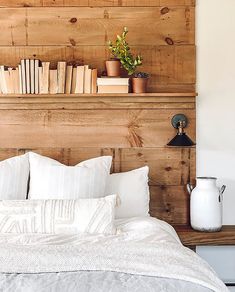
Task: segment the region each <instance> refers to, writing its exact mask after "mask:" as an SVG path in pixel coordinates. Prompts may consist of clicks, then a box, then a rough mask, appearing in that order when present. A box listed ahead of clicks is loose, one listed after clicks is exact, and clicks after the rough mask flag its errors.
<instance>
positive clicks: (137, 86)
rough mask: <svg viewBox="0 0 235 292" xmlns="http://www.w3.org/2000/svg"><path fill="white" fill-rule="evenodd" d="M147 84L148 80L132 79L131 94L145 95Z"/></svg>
mask: <svg viewBox="0 0 235 292" xmlns="http://www.w3.org/2000/svg"><path fill="white" fill-rule="evenodd" d="M147 83H148V78H135V77H134V78H132V89H133V93H146V92H147Z"/></svg>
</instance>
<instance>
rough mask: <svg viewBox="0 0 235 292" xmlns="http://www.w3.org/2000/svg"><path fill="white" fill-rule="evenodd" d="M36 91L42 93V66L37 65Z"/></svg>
mask: <svg viewBox="0 0 235 292" xmlns="http://www.w3.org/2000/svg"><path fill="white" fill-rule="evenodd" d="M38 91H39V93H42V67H38Z"/></svg>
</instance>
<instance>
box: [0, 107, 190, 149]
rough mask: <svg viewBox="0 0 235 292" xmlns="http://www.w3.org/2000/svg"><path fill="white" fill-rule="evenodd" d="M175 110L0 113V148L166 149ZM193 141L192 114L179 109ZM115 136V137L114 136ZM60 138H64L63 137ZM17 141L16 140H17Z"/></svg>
mask: <svg viewBox="0 0 235 292" xmlns="http://www.w3.org/2000/svg"><path fill="white" fill-rule="evenodd" d="M175 113H176V111H175V110H173V109H169V110H164V109H160V110H142V109H141V110H127V109H125V110H124V109H123V110H108V111H107V110H94V111H93V110H51V111H50V110H28V111H27V110H26V111H24V110H0V116H1V119H0V130H1V135H2V137H4V139H0V147H3V148H9V147H14V148H15V147H16V148H17V147H18V143H19V142H20V144H21V146H20V147H23V148H27V147H37V145H40V146H41V147H57V146H58V145H59V146H60V147H62V148H63V147H65V148H69V147H75V146H77V147H94V146H96V147H123V148H125V147H165V145H166V143H167V142H169V140H170V139H171V138H172V137H173V136H174V135H175V130H174V129H173V128H172V127H171V117H172V116H173V115H174V114H175ZM181 113H183V114H185V115H186V116H187V117H188V118H189V120H190V123H189V128H188V130H187V133H188V135H189V136H191V137H192V139H195V111H194V110H181ZM114 133H115V135H114ZM62 137H63V138H62ZM17 138H18V139H17ZM58 143H59V144H58Z"/></svg>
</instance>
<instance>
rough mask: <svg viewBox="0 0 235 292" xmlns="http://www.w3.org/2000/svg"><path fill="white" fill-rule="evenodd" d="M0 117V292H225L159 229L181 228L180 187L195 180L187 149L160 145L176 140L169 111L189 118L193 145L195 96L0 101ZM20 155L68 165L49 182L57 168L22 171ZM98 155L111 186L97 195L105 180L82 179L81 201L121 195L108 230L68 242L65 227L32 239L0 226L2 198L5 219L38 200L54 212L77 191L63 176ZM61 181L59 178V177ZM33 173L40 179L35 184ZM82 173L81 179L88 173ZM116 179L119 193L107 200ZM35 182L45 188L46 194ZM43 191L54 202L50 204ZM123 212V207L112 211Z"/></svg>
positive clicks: (184, 197) (184, 209)
mask: <svg viewBox="0 0 235 292" xmlns="http://www.w3.org/2000/svg"><path fill="white" fill-rule="evenodd" d="M0 109H1V119H0V128H1V139H0V160H2V161H1V162H0V291H4V292H5V291H9V292H11V291H14V292H15V291H20V292H21V291H29V292H31V291H39V292H40V291H43V292H44V291H45V292H47V291H50V292H51V291H56V292H57V291H82V292H87V291H95V292H97V291H102V292H106V291H114V292H115V291H118V292H119V291H141V292H142V291H164V292H165V291H166V292H172V291H180V292H184V291H187V292H188V291H190V292H194V291H200V292H204V291H205V292H208V291H218V292H223V291H227V288H226V287H225V286H224V284H223V283H222V282H221V281H220V280H219V279H218V277H217V276H216V275H215V273H214V271H213V270H212V269H211V268H210V267H209V266H208V264H207V263H205V262H204V261H203V260H202V259H200V258H199V257H198V256H197V255H196V254H195V253H194V252H193V251H191V250H189V249H187V248H185V247H184V246H183V245H182V244H181V243H180V241H179V238H178V236H177V234H176V233H175V231H174V229H173V228H172V227H171V226H170V225H169V224H168V223H170V224H172V225H174V224H189V208H188V206H189V196H188V194H187V191H186V188H185V185H186V183H187V182H189V181H190V182H191V183H193V179H194V178H195V149H194V148H188V149H180V148H175V149H172V148H166V147H165V145H166V143H167V141H168V140H169V139H171V138H172V137H173V135H175V131H174V129H173V128H172V127H171V126H170V121H171V117H172V116H173V115H174V114H176V113H178V112H181V113H184V114H185V115H186V116H187V117H188V118H189V129H188V131H187V133H189V135H190V137H192V139H195V98H194V97H187V98H186V97H180V96H179V97H177V98H173V99H172V98H171V97H164V96H163V97H148V98H145V97H138V98H136V97H124V96H123V97H111V96H109V97H99V98H96V97H90V98H89V101H88V100H87V98H85V97H78V98H77V97H72V98H66V97H64V99H62V98H61V97H51V98H45V97H21V98H20V101H19V99H18V98H17V97H11V98H8V97H6V98H2V99H1V101H0ZM29 151H33V152H34V153H37V154H40V155H41V156H47V157H49V159H53V160H52V161H54V160H57V161H59V162H60V163H63V164H65V165H68V166H67V168H68V171H69V175H68V174H67V173H66V171H67V170H66V169H67V168H66V166H63V167H62V166H61V165H60V164H59V165H58V166H59V167H60V168H61V167H62V168H64V167H65V170H63V171H58V173H56V174H54V176H53V177H54V178H53V181H54V182H53V183H51V179H50V180H49V179H48V178H49V177H50V178H51V173H52V172H53V171H54V167H55V165H57V163H55V162H53V168H50V167H49V168H48V167H47V166H45V165H44V166H43V165H41V164H40V165H38V164H37V163H36V164H34V163H32V161H31V162H30V163H28V162H27V159H28V158H27V153H28V152H29ZM35 155H36V154H34V156H35ZM31 156H32V155H31ZM100 156H102V157H105V156H106V157H107V156H109V157H110V156H111V158H112V159H110V158H108V161H109V163H111V160H112V165H109V167H111V168H110V169H108V175H110V174H109V172H110V171H111V173H113V174H111V175H110V176H112V177H113V181H112V184H111V186H113V187H110V188H109V189H108V191H107V190H105V191H104V189H102V188H104V185H105V181H104V180H103V178H104V177H105V173H104V172H102V171H100V170H98V171H97V172H96V174H95V175H94V176H93V178H94V179H92V180H90V179H88V181H92V182H93V183H94V186H95V187H94V188H91V189H89V193H90V195H91V197H92V196H93V195H94V194H96V196H99V195H100V194H101V193H102V192H103V193H104V195H111V194H112V195H114V194H115V193H118V195H119V196H120V194H121V195H122V196H121V204H120V206H119V209H118V208H116V207H115V208H116V209H115V210H116V213H115V214H116V215H117V214H118V216H117V217H118V218H115V219H114V218H113V219H112V218H111V217H112V216H111V217H109V219H110V218H111V219H112V224H113V227H114V229H115V230H116V232H114V233H113V234H102V233H101V234H96V233H94V232H91V233H89V232H85V233H84V230H80V231H81V232H77V231H76V230H75V232H74V231H73V232H71V233H69V234H67V233H66V231H67V230H68V229H67V228H68V226H66V228H65V229H62V231H63V232H62V231H61V229H60V228H61V226H59V227H58V226H57V227H58V228H59V229H58V230H57V229H56V230H57V231H58V232H56V234H55V232H54V231H55V229H53V232H51V229H50V230H49V231H48V232H47V233H45V232H44V233H43V232H41V233H40V232H39V233H37V232H35V231H37V230H38V229H37V228H38V227H37V228H35V227H34V228H33V227H32V224H30V227H29V226H28V227H24V228H23V229H21V228H18V227H17V226H18V225H17V224H12V225H6V224H1V223H2V222H3V218H4V216H6V210H5V209H4V208H2V206H1V204H2V201H1V200H3V201H6V202H8V203H4V204H9V201H12V202H13V203H12V209H11V210H13V216H15V214H14V212H15V210H16V206H14V200H20V204H25V201H27V203H26V204H29V203H28V202H31V204H32V201H33V199H34V200H35V201H37V199H40V200H39V201H38V203H37V202H36V203H35V204H39V207H38V208H37V210H42V209H43V208H41V207H40V206H41V205H40V204H43V202H44V201H47V199H52V200H51V201H50V202H49V205H50V204H52V205H53V204H54V203H53V202H54V201H53V199H63V198H64V194H65V193H66V196H67V195H68V194H73V193H76V192H77V191H80V190H79V188H78V189H77V187H78V185H79V184H78V185H77V184H75V183H74V182H75V180H74V179H70V175H71V173H70V172H72V175H73V176H77V175H80V172H79V170H78V171H77V170H75V171H74V172H73V168H72V167H73V166H75V165H76V164H77V163H80V162H81V161H83V162H82V163H83V166H84V160H86V159H88V160H89V159H90V158H94V157H100ZM10 157H14V158H11V159H13V160H12V162H11V163H10V164H7V167H6V169H4V171H3V170H2V167H3V166H2V165H4V159H7V158H10ZM16 157H20V158H18V159H17V158H16ZM19 159H21V160H20V161H21V162H22V161H23V162H22V163H23V165H24V166H23V167H20V166H19V161H18V160H19ZM47 159H48V158H47ZM99 159H100V158H99ZM44 160H45V159H44ZM17 161H18V162H17ZM47 161H48V160H47ZM49 161H51V160H49ZM102 165H103V164H102ZM32 166H35V167H34V168H35V169H36V171H33V170H32ZM39 166H40V167H39ZM80 166H81V165H80ZM147 166H148V167H147ZM3 168H4V167H3ZM29 168H30V170H29ZM55 168H56V167H55ZM13 169H14V171H13ZM38 169H41V172H40V174H38V172H37V170H38ZM134 169H139V170H135V171H133V170H134ZM148 170H149V173H148V177H149V186H150V188H149V187H148V186H147V175H146V172H147V171H148ZM64 171H65V172H64ZM29 173H30V179H29V185H28V177H29ZM35 173H36V174H35ZM61 173H63V175H64V177H67V178H68V179H66V180H64V179H63V176H62V177H59V178H58V176H57V175H59V174H60V175H61ZM127 173H129V174H128V175H127ZM143 173H144V175H142V176H141V174H143ZM35 175H36V177H40V179H36V180H35V179H34V177H35ZM67 175H68V176H67ZM82 175H83V178H87V175H88V173H87V172H85V173H83V174H82ZM8 176H12V177H8ZM88 177H90V176H88ZM141 177H142V178H144V179H140V178H141ZM117 178H118V179H117ZM119 179H120V180H121V184H120V186H121V187H120V189H117V192H116V187H117V185H118V184H119V183H117V180H118V181H119ZM133 179H134V183H133ZM33 181H34V183H33V184H32V182H33ZM83 181H87V179H83ZM43 182H47V183H48V182H49V183H48V184H47V186H46V187H45V185H44V184H43ZM65 182H67V184H65ZM139 183H140V185H139ZM5 185H6V187H5V188H4V187H3V186H5ZM141 186H142V187H141ZM83 187H85V186H83ZM83 187H82V188H83ZM71 188H72V189H71ZM82 188H80V189H82ZM10 189H13V190H12V191H11V192H9V190H10ZM17 189H20V192H18V193H17V191H16V190H17ZM55 189H56V191H53V190H55ZM68 189H69V191H68ZM75 190H76V191H75ZM52 191H53V194H54V195H56V196H55V197H51V196H50V195H51V194H52V193H51V192H52ZM26 198H27V200H26ZM66 198H67V199H73V197H66ZM81 199H82V198H81ZM133 199H134V203H133ZM149 199H150V201H149ZM92 200H93V199H92ZM137 201H138V203H137ZM17 204H18V203H17ZM117 205H118V202H117ZM53 206H54V205H53ZM122 206H126V207H125V208H124V209H122V210H120V208H123V207H122ZM8 207H9V206H8ZM18 207H19V206H17V208H18ZM27 208H28V207H27ZM31 209H32V210H34V208H31ZM1 210H3V211H2V212H1ZM27 210H28V209H27ZM7 212H8V211H7ZM21 213H22V212H21ZM39 214H41V213H40V212H39ZM48 214H49V215H51V214H52V213H51V212H49V213H48ZM99 214H100V213H99ZM149 214H150V215H149ZM8 215H9V214H8ZM49 215H48V216H49ZM116 215H115V216H116ZM1 216H3V217H1ZM39 218H41V217H40V216H39ZM111 219H110V220H111ZM162 220H163V221H162ZM9 222H11V221H9ZM30 222H31V221H30ZM50 222H51V221H50ZM58 222H61V221H60V220H59V221H58ZM99 222H104V220H100V221H99ZM11 223H12V222H11ZM101 225H102V224H101ZM22 226H24V225H22ZM53 226H54V225H53ZM102 226H103V225H102ZM57 227H56V228H57ZM62 227H63V228H64V226H62ZM4 228H5V231H3V229H4ZM17 228H18V229H17ZM30 228H31V229H30ZM53 228H54V227H53ZM12 229H16V230H17V231H14V232H12ZM9 230H10V231H11V232H9ZM6 231H7V232H6ZM26 231H27V232H26ZM29 231H31V232H29ZM32 231H33V232H32ZM109 231H110V233H112V232H111V231H112V230H111V229H110V230H109ZM65 233H66V234H65Z"/></svg>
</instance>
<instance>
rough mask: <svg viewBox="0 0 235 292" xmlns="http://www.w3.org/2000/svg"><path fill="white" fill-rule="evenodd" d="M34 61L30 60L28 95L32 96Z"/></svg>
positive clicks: (33, 88)
mask: <svg viewBox="0 0 235 292" xmlns="http://www.w3.org/2000/svg"><path fill="white" fill-rule="evenodd" d="M34 72H35V68H34V60H33V59H31V60H30V93H31V94H34V93H35V79H34Z"/></svg>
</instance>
